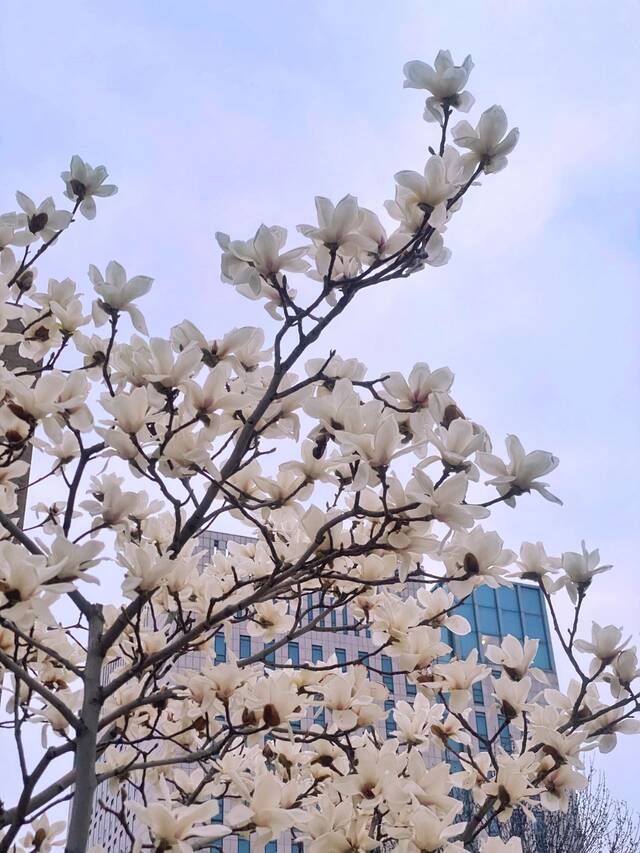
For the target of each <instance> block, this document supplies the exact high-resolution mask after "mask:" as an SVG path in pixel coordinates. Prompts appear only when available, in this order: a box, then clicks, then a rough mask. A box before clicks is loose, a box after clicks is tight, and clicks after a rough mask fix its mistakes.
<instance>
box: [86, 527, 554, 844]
mask: <svg viewBox="0 0 640 853" xmlns="http://www.w3.org/2000/svg"><path fill="white" fill-rule="evenodd" d="M231 541H233V542H239V543H241V544H248V543H251V542H253V541H254V540H253V539H252V538H250V537H247V536H236V535H232V534H226V533H219V532H213V531H211V532H205V533H203V534H201V536H200V545H201V559H200V565H201V567H204V566H205V565H207V563H208V562H209V561H210V559H211V557H212V556H213V554H214V553H215V552H216V551H219V550H222V551H225V552H226V550H227V548H228V543H229V542H231ZM409 586H410V587H413V589H412V590H411V591H414V590H415V588H417V584H411V585H409ZM313 607H314V597H313V595H309V596H308V602H307V609H308V610H310V611H311V614H310V617H309V618H310V620H311V619H312V618H314V616H316V615H317V612H316V613H315V614H314V613H313ZM457 612H458V613H460V615H463V616H465V618H466V619H467V620H468V621H469V623H470V625H471V632H470V633H469V634H467V635H466V636H463V637H458V636H455V635H453V634H451V633H450V632H449V631H445V637H444V638H443V639H444V641H445V642H446V643H448V645H450V646H451V647H452V648H453V649H454V651H455V652H456V654H457V655H459V656H461V657H466V656H467V655H468V654H469V652H470V651H471V650H472V649H474V648H476V649H478V652H479V654H480V657H481V658H482V655H483V649H484V647H485V646H486V645H487V644H488V643H491V644H499V643H500V641H501V640H502V638H503V637H506V636H507V635H508V634H512V635H513V636H515V637H517V638H518V639H520V640H522V639H524V638H525V637H531V638H536V639H538V640H539V647H538V654H537V657H536V660H535V665H536V666H537V667H539V668H540V669H541V670H543V671H545V673H546V675H547V677H548V679H549V682H550V683H551V684H552V685H554V686H555V685H556V684H557V679H556V673H555V666H554V659H553V651H552V648H551V637H550V633H549V626H548V622H547V616H546V609H545V604H544V600H543V598H542V596H541V594H540V591H539V589H538V588H537V586H532V585H529V584H524V583H517V584H514V586H513V587H512V588H507V587H501V588H500V589H498V590H492V589H489V588H488V587H481V588H480V589H479V590H478V591H477V592H475V593H474V594H473V595H472V596H470V597H469V598H468V599H467V600H466V601H465V603H464V604H462V605H461V606H460V608H459V610H458V611H457ZM349 624H350V619H349V614H348V611H347V608H346V607H345V608H344V609H342V610H341V611H333V612H332V613H331V614H330V616H329V617H328V625H327V626H326V627H331V628H335V629H336V630H335V631H327V632H324V631H321V630H315V629H312V630H310V631H308V632H307V633H306V634H304V635H303V636H302V637H300V638H299V639H298V640H296V641H295V642H290V643H288V644H286V645H284V646H282V647H281V648H279V649H276V650H274V651H273V652H272V654H271V656H267V658H266V659H265V662H266V664H267V665H268V664H269V663H270V662H273V663H276V664H284V663H287V661H291V662H292V663H294V664H296V663H298V662H305V661H309V662H314V663H315V662H318V661H326V660H327V659H328V658H329V657H330V656H331V655H332V654H335V655H336V657H337V659H338V663H343V662H344V663H346V662H348V661H354V660H358V658H360V657H363V656H365V655H367V656H368V655H369V654H370V653H371V652H372V651H373V650H374V649H375V644H374V642H373V640H372V638H371V634H370V632H369V631H368V630H366V631H364V632H362V631H360V632H355V631H354V630H352V629H350V628H349V627H348V626H349ZM318 627H322V623H320V624H319V626H318ZM229 647H230V648H231V649H232V651H233V652H234V654H235V655H236V656H238V657H241V658H244V657H248V656H249V655H251V654H255V653H256V652H258V651H262V649H263V648H265V645H264V644H263V643H261V642H260V641H259V640H258V639H257V638H255V637H251V636H250V635H249V634H248V632H247V631H246V628H245V627H244V625H243V623H241V622H240V623H238V624H235V625H234V626H233V627H232V633H231V641H230V644H229ZM266 647H267V648H268V645H267V646H266ZM228 650H229V648H228V647H227V644H226V642H225V639H224V637H223V636H222V633H219V634H218V635H216V637H215V638H214V644H213V649H212V652H211V653H212V654H213V656H214V660H215V661H216V662H219V663H221V662H223V661H225V660H226V659H227V654H228ZM367 659H368V661H369V663H370V664H371V665H372V667H373V669H375V670H378V671H379V673H380V674H378V672H374V673H372V678H375V679H376V680H381V681H382V682H383V683H384V685H385V687H386V688H387V690H388V692H389V696H388V699H387V700H386V702H385V710H386V711H387V716H386V719H385V721H384V722H383V723H382V725H381V731H380V734H381V735H382V736H387V737H389V736H391V732H392V731H393V730H394V729H395V723H394V720H393V709H394V707H395V704H396V702H398V701H401V700H404V701H407V702H412V700H413V697H414V696H415V695H416V687H415V685H414V684H411V683H410V682H409V681H407V679H406V678H405V677H404V676H403V675H398V674H395V673H394V672H393V662H392V659H391V658H390V657H388V656H387V655H384V654H376V655H373V656H372V657H368V658H367ZM205 660H206V653H205V652H189V653H188V654H187V655H185V656H184V657H183V658H182V659H181V660H180V661H179V662H178V663H177V664H176V666H177V668H178V669H185V670H187V669H190V670H192V669H198V668H199V667H200V666H201V665H202V663H204V661H205ZM494 670H495V672H496V674H497V673H498V672H499V667H496V666H494ZM473 715H474V719H473V720H471V722H472V723H475V728H476V730H477V731H478V732H479V733H480V734H487V735H489V736H491V735H492V734H494V733H495V732H497V730H498V728H499V727H500V726H501V725H503V723H504V719H503V718H501V716H500V715H499V713H498V711H497V708H496V706H495V703H494V702H493V700H492V698H491V695H490V684H488V683H486V682H485V683H477V684H475V685H474V688H473ZM307 722H309V723H310V722H316V723H320V724H323V723H324V722H325V720H324V712H323V709H318V711H317V712H316V714H315V716H313V715H312V716H311V718H310V719H309V720H308V721H307ZM500 743H501V745H502V747H503V748H504V749H506V750H507V751H510V750H511V748H512V744H511V734H510V732H509V729H508V727H507V728H504V729H503V731H502V732H501V735H500ZM443 757H444V758H445V759H446V760H447V761H448V762H449V763H450V765H451V767H452V769H453V770H459V769H460V767H461V765H460V762H459V760H458V758H457V756H456V754H455V752H450V751H449V750H447V752H446V754H445V755H444V756H443V753H442V752H441V751H440V750H437V749H435V748H432V750H431V752H428V753H426V754H425V758H426V760H427V761H428V762H429V763H433V764H435V763H437V762H439V761H442V760H443ZM100 799H102V800H103V802H106V801H107V800H108V799H109V795H108V792H107V791H106V786H104V785H103V786H100V789H99V790H98V792H97V794H96V804H97V803H98V801H99V800H100ZM111 799H113V798H111ZM224 811H225V803H224V802H222V801H221V803H220V810H219V814H218V817H217V818H216V819H217V820H219V821H220V822H223V821H224ZM131 822H133V818H132V819H131ZM90 843H91V844H102V845H103V846H104V847H105V849H107V850H109V851H110V853H128V851H129V846H128V845H127V839H126V836H125V834H124V831H123V829H122V827H121V826H120V823H119V821H118V819H117V818H116V816H115V815H113V814H109V813H108V812H105V811H104V810H103V809H101V808H100V806H99V805H97V807H96V809H94V814H93V819H92V830H91V836H90ZM222 847H223V850H224V853H250V851H251V841H250V840H247V839H237V838H234V837H232V838H228V839H224V841H223V844H222ZM266 853H304V845H303V844H302V843H301V842H295V841H293V842H292V840H291V838H290V836H283V837H282V838H281V839H279V840H278V841H272V842H270V843H269V844H268V845H267V848H266Z"/></svg>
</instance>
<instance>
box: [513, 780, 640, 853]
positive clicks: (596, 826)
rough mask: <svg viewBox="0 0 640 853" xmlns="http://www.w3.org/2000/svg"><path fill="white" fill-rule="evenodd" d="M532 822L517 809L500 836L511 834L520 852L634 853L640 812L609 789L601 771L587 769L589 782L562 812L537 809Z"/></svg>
mask: <svg viewBox="0 0 640 853" xmlns="http://www.w3.org/2000/svg"><path fill="white" fill-rule="evenodd" d="M537 818H538V819H537V820H536V821H534V822H530V821H527V820H526V818H525V816H524V814H523V813H522V811H521V810H518V811H517V812H514V813H513V815H512V817H511V820H510V821H508V822H507V823H505V824H504V825H503V827H502V828H501V834H502V837H503V839H505V840H506V839H508V838H510V837H512V836H514V835H516V836H519V837H520V839H521V841H522V850H523V853H638V851H640V816H639V815H638V814H637V813H636V812H635V811H634V810H633V809H632V808H630V806H629V805H628V804H627V803H625V802H624V801H623V800H617V799H616V798H615V797H614V796H613V795H612V794H611V792H610V791H609V788H608V787H607V782H606V779H605V777H604V775H603V774H601V773H596V772H595V771H594V770H593V769H591V771H590V773H589V785H588V786H587V787H586V788H585V789H584V791H581V792H580V793H579V794H574V795H573V796H572V798H571V800H570V802H569V808H568V809H567V811H566V812H544V813H543V812H541V813H540V815H539V816H537Z"/></svg>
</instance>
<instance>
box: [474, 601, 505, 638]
mask: <svg viewBox="0 0 640 853" xmlns="http://www.w3.org/2000/svg"><path fill="white" fill-rule="evenodd" d="M478 617H479V620H480V630H481V631H482V633H483V634H499V633H500V631H499V629H498V611H497V610H496V609H495V608H494V607H479V608H478Z"/></svg>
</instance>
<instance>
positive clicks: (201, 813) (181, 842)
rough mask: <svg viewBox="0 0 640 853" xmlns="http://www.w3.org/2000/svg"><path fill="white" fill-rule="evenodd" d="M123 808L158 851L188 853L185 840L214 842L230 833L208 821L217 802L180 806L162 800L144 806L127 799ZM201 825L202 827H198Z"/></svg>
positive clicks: (216, 810)
mask: <svg viewBox="0 0 640 853" xmlns="http://www.w3.org/2000/svg"><path fill="white" fill-rule="evenodd" d="M127 807H128V808H129V809H130V810H131V811H132V812H133V813H134V814H135V816H136V817H137V818H138V820H139V821H140V822H141V823H143V824H144V825H145V826H147V827H148V828H149V834H150V835H151V837H152V839H153V841H154V843H156V844H157V845H158V847H159V848H160V849H161V850H167V851H179V853H191V851H192V850H193V847H192V846H191V845H190V844H189V843H188V842H187V839H189V838H194V839H195V838H207V839H211V841H214V840H216V839H218V838H224V836H225V835H229V833H230V831H231V830H230V829H229V828H228V827H227V826H224V825H223V824H215V823H212V822H211V818H212V817H213V816H214V815H216V814H217V813H218V802H217V800H210V801H209V802H208V803H197V804H195V805H192V806H181V805H179V804H178V803H175V802H172V801H171V800H164V801H163V802H156V803H151V804H150V805H148V806H146V807H145V806H143V805H142V803H137V802H136V801H135V800H128V801H127ZM203 823H204V824H205V825H204V826H198V824H203Z"/></svg>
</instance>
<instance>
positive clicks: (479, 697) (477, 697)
mask: <svg viewBox="0 0 640 853" xmlns="http://www.w3.org/2000/svg"><path fill="white" fill-rule="evenodd" d="M472 690H473V701H474V702H475V703H476V705H482V704H484V696H483V694H482V684H481V683H480V682H479V681H476V683H475V684H474V685H473V688H472Z"/></svg>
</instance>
